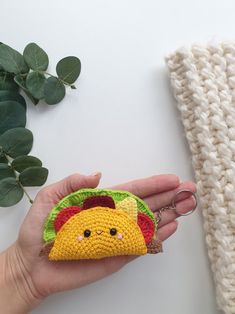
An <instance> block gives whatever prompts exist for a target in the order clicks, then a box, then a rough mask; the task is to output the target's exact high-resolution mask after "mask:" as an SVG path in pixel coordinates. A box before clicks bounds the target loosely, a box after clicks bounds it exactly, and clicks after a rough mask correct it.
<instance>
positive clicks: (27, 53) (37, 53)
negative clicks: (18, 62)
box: [23, 43, 49, 71]
mask: <svg viewBox="0 0 235 314" xmlns="http://www.w3.org/2000/svg"><path fill="white" fill-rule="evenodd" d="M23 56H24V59H25V61H26V63H27V64H28V66H29V67H30V68H31V69H32V70H35V71H46V69H47V68H48V63H49V59H48V55H47V54H46V52H45V51H44V50H43V49H42V48H40V47H39V46H38V45H37V44H35V43H30V44H28V45H27V46H26V47H25V49H24V53H23Z"/></svg>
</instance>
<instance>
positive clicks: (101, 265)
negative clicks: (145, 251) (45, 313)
mask: <svg viewBox="0 0 235 314" xmlns="http://www.w3.org/2000/svg"><path fill="white" fill-rule="evenodd" d="M100 177H101V175H100V174H99V173H97V174H95V175H91V176H83V175H80V174H75V175H72V176H69V177H67V178H66V179H64V180H62V181H60V182H58V183H55V184H52V185H50V186H48V187H46V188H43V189H42V190H41V191H40V192H39V193H38V195H37V197H36V199H35V201H34V203H33V205H32V206H31V208H30V210H29V212H28V214H27V216H26V218H25V220H24V222H23V224H22V226H21V229H20V233H19V237H18V239H17V241H16V242H15V243H14V244H13V245H12V246H11V247H10V248H9V249H7V250H6V251H5V252H3V253H2V254H1V256H0V265H2V266H3V267H2V269H3V271H2V274H3V273H4V274H5V278H4V279H2V280H1V273H0V286H1V282H2V285H3V287H4V288H5V292H4V294H1V292H0V305H1V304H3V303H4V302H6V300H7V298H8V297H9V296H10V294H12V293H14V295H15V296H16V302H15V303H16V304H15V303H14V302H13V301H14V300H12V299H13V298H12V297H11V303H10V304H8V305H7V306H8V309H10V311H8V312H7V310H5V312H4V313H6V314H7V313H11V314H14V313H17V314H20V313H26V312H28V311H29V310H31V309H32V308H34V307H36V306H37V305H38V304H39V303H40V301H41V300H42V299H43V298H45V297H46V296H48V295H50V294H52V293H55V292H58V291H64V290H69V289H74V288H79V287H81V286H84V285H86V284H88V283H91V282H94V281H96V280H98V279H101V278H103V277H105V276H107V275H109V274H112V273H113V272H115V271H117V270H119V269H120V268H121V267H123V266H124V265H125V264H127V263H128V262H130V261H131V260H133V259H134V258H136V257H134V256H117V257H109V258H104V259H101V260H80V261H70V262H66V261H64V262H63V261H61V262H51V261H49V260H48V259H47V258H46V257H40V256H39V252H40V250H41V248H42V246H43V240H42V232H43V224H44V221H45V218H46V217H47V215H48V213H49V211H50V210H51V208H52V207H54V205H55V204H56V203H58V202H59V201H60V200H61V199H62V198H63V197H65V196H66V195H68V194H70V193H72V192H74V191H76V190H78V189H81V188H85V187H90V188H95V187H96V186H97V185H98V184H99V180H100ZM112 189H118V190H127V191H130V192H132V193H133V194H135V195H137V196H139V197H140V198H142V199H143V200H144V201H145V202H146V203H147V204H148V205H149V207H150V208H151V209H152V210H153V211H157V210H158V209H160V208H162V207H164V206H166V205H169V203H170V202H171V199H172V198H173V196H174V195H175V193H176V192H177V191H178V190H179V189H190V190H192V191H195V189H196V188H195V184H194V183H193V182H184V183H180V182H179V179H178V177H177V176H175V175H168V174H167V175H158V176H152V177H149V178H145V179H140V180H135V181H131V182H128V183H125V184H121V185H118V186H114V187H113V188H112ZM176 206H177V210H180V211H181V212H187V211H189V210H191V209H192V208H193V207H194V199H193V198H192V197H189V196H188V195H183V194H182V195H181V196H180V197H179V199H178V202H177V204H176ZM176 218H177V215H176V214H175V213H173V212H170V211H169V212H164V213H163V214H162V219H161V222H160V224H159V226H158V237H159V238H160V240H162V241H164V240H166V239H167V238H168V237H169V236H171V235H172V234H173V233H174V232H175V231H176V229H177V222H176V220H175V219H176ZM2 277H3V276H2ZM4 284H5V286H4ZM6 287H7V289H6ZM1 298H4V299H5V300H3V299H2V300H3V302H2V303H1ZM5 304H6V303H5ZM3 306H4V305H3ZM1 308H3V307H1ZM16 308H17V309H16Z"/></svg>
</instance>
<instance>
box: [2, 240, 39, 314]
mask: <svg viewBox="0 0 235 314" xmlns="http://www.w3.org/2000/svg"><path fill="white" fill-rule="evenodd" d="M41 300H42V299H41V298H40V297H38V293H37V291H36V289H35V287H34V284H33V282H32V279H31V277H30V273H29V271H28V269H27V267H26V265H25V263H24V260H23V257H22V253H21V252H20V249H19V248H18V245H17V243H14V244H13V245H12V246H11V247H9V248H8V249H7V250H6V251H4V252H2V253H0V308H1V309H2V310H4V313H5V314H8V313H9V314H15V313H16V314H25V313H28V312H29V311H31V310H32V309H33V308H35V307H36V306H37V305H38V304H39V303H40V302H41Z"/></svg>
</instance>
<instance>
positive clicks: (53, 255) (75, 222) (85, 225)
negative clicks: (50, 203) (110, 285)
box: [41, 189, 162, 261]
mask: <svg viewBox="0 0 235 314" xmlns="http://www.w3.org/2000/svg"><path fill="white" fill-rule="evenodd" d="M156 230H157V222H156V219H155V217H154V215H153V213H152V211H151V210H150V209H149V208H148V206H147V205H146V204H145V203H144V202H143V201H142V200H141V199H139V198H138V197H136V196H135V195H133V194H131V193H129V192H126V191H115V190H107V189H81V190H79V191H76V192H74V193H72V194H70V195H68V196H66V197H65V198H63V199H62V200H61V201H60V202H59V203H58V204H57V205H56V206H55V207H54V208H53V209H52V210H51V212H50V213H49V215H48V218H47V220H46V222H45V226H44V233H43V238H44V241H45V246H44V248H43V249H42V251H41V254H42V255H48V258H49V260H57V261H58V260H79V259H100V258H104V257H109V256H117V255H144V254H146V253H158V252H161V251H162V246H161V242H160V240H158V239H157V237H156Z"/></svg>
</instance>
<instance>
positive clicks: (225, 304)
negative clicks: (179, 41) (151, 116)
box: [166, 43, 235, 314]
mask: <svg viewBox="0 0 235 314" xmlns="http://www.w3.org/2000/svg"><path fill="white" fill-rule="evenodd" d="M166 61H167V64H168V68H169V71H170V77H171V84H172V87H173V90H174V94H175V97H176V99H177V102H178V108H179V110H180V112H181V117H182V121H183V125H184V128H185V132H186V137H187V140H188V143H189V146H190V150H191V153H192V163H193V167H194V171H195V177H196V182H197V189H198V195H199V198H200V203H201V207H202V213H203V218H204V229H205V233H206V243H207V247H208V254H209V258H210V261H211V267H212V271H213V273H214V279H215V283H216V294H217V303H218V306H219V308H220V309H222V310H223V311H224V312H225V313H226V314H234V313H235V191H234V189H235V162H234V161H235V108H234V106H235V44H233V43H221V44H216V45H208V46H207V47H203V46H198V45H194V46H193V47H192V48H191V49H190V50H187V49H180V50H177V51H176V52H174V53H173V54H171V55H170V56H169V57H167V59H166Z"/></svg>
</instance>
